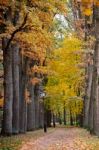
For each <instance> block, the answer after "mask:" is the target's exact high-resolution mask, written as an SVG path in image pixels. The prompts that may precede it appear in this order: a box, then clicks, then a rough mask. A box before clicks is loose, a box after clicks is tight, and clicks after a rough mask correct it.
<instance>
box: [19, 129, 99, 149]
mask: <svg viewBox="0 0 99 150" xmlns="http://www.w3.org/2000/svg"><path fill="white" fill-rule="evenodd" d="M20 150H99V139H98V138H97V137H95V136H91V135H90V134H89V133H88V132H87V131H86V130H84V129H80V128H58V129H56V130H55V131H54V132H53V133H47V134H46V135H45V136H43V137H40V138H38V139H37V140H34V139H31V140H30V141H29V142H27V143H26V144H24V145H23V147H22V148H21V149H20Z"/></svg>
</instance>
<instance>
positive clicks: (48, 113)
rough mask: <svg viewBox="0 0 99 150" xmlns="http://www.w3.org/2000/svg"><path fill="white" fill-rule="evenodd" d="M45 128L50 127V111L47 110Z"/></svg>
mask: <svg viewBox="0 0 99 150" xmlns="http://www.w3.org/2000/svg"><path fill="white" fill-rule="evenodd" d="M46 113H47V126H48V127H51V111H50V110H47V112H46Z"/></svg>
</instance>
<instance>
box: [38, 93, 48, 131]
mask: <svg viewBox="0 0 99 150" xmlns="http://www.w3.org/2000/svg"><path fill="white" fill-rule="evenodd" d="M45 96H46V93H45V92H44V91H43V92H41V93H40V98H41V99H42V100H43V110H44V132H47V116H46V109H45V105H44V98H45Z"/></svg>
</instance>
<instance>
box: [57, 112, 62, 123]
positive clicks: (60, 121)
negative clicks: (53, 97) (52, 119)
mask: <svg viewBox="0 0 99 150" xmlns="http://www.w3.org/2000/svg"><path fill="white" fill-rule="evenodd" d="M58 115H59V116H58V119H59V124H60V125H61V124H62V119H61V114H60V112H59V113H58Z"/></svg>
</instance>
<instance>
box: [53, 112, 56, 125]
mask: <svg viewBox="0 0 99 150" xmlns="http://www.w3.org/2000/svg"><path fill="white" fill-rule="evenodd" d="M53 127H54V128H55V127H56V123H55V115H54V114H53Z"/></svg>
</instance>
